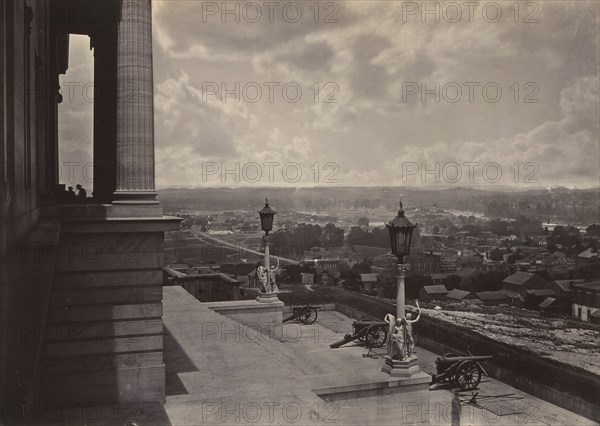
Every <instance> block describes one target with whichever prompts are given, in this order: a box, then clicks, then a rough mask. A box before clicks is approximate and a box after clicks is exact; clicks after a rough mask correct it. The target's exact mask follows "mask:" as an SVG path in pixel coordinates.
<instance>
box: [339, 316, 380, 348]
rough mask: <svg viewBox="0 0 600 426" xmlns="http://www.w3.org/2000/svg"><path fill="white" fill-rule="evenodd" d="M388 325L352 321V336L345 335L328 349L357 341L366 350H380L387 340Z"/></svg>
mask: <svg viewBox="0 0 600 426" xmlns="http://www.w3.org/2000/svg"><path fill="white" fill-rule="evenodd" d="M388 328H389V325H388V323H387V322H385V321H354V322H353V323H352V334H346V335H345V336H344V338H343V339H342V340H339V341H337V342H335V343H332V344H331V345H329V347H330V348H332V349H335V348H339V347H341V346H343V345H345V344H347V343H350V342H353V341H355V340H358V341H359V342H361V343H362V344H363V345H365V346H366V347H368V348H371V349H372V348H380V347H382V346H383V345H385V342H386V340H387V333H388Z"/></svg>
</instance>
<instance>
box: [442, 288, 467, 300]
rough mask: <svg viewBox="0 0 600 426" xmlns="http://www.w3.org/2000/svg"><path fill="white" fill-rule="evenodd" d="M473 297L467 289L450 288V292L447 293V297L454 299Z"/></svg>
mask: <svg viewBox="0 0 600 426" xmlns="http://www.w3.org/2000/svg"><path fill="white" fill-rule="evenodd" d="M470 297H472V294H471V293H470V292H468V291H465V290H460V289H458V288H455V289H454V290H450V291H449V292H448V294H447V295H446V298H447V299H452V300H464V299H467V298H470Z"/></svg>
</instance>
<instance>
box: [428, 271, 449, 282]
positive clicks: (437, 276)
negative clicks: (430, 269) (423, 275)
mask: <svg viewBox="0 0 600 426" xmlns="http://www.w3.org/2000/svg"><path fill="white" fill-rule="evenodd" d="M450 275H453V274H451V273H448V272H445V273H440V274H431V275H430V276H429V277H430V278H431V280H432V281H433V283H434V284H443V282H444V280H445V279H446V278H448V277H449V276H450Z"/></svg>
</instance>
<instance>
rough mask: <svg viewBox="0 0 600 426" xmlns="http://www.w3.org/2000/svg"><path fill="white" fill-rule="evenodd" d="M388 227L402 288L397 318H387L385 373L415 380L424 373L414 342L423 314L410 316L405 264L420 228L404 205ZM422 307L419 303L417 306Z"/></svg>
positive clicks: (398, 301) (397, 299) (398, 295)
mask: <svg viewBox="0 0 600 426" xmlns="http://www.w3.org/2000/svg"><path fill="white" fill-rule="evenodd" d="M385 226H386V228H387V229H388V231H389V233H390V243H391V246H392V254H393V255H394V256H396V259H397V260H398V266H397V272H396V279H397V283H398V284H397V293H396V316H395V317H394V316H392V315H387V316H386V317H385V321H386V322H388V323H389V325H390V329H389V333H388V338H387V350H388V356H387V357H386V358H385V364H384V365H383V368H382V370H383V371H385V372H386V373H388V374H390V375H391V376H396V377H415V375H417V374H420V370H419V364H418V361H417V358H416V356H414V354H413V347H414V340H413V337H412V324H413V323H414V322H416V321H418V319H419V316H420V311H419V316H417V318H416V319H413V318H412V314H406V306H405V305H406V304H405V299H404V278H405V276H406V270H407V269H408V265H406V264H404V258H405V256H408V255H409V254H410V245H411V243H412V235H413V231H414V230H415V228H416V227H417V225H413V224H412V223H411V221H410V220H408V219H407V218H406V217H405V216H404V208H403V207H402V202H400V209H399V210H398V216H396V217H395V218H394V219H393V220H391V221H390V222H388V223H387V224H386V225H385ZM418 307H419V302H417V308H418Z"/></svg>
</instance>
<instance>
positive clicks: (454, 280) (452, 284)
mask: <svg viewBox="0 0 600 426" xmlns="http://www.w3.org/2000/svg"><path fill="white" fill-rule="evenodd" d="M461 283H462V278H461V276H460V275H456V274H452V275H449V276H447V277H446V278H444V279H443V280H442V284H444V287H446V289H447V290H454V289H455V288H459V287H460V284H461Z"/></svg>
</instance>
